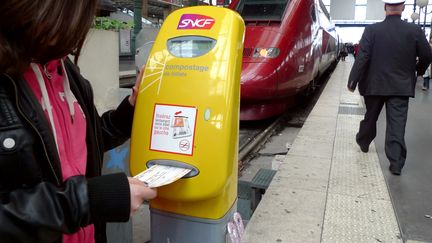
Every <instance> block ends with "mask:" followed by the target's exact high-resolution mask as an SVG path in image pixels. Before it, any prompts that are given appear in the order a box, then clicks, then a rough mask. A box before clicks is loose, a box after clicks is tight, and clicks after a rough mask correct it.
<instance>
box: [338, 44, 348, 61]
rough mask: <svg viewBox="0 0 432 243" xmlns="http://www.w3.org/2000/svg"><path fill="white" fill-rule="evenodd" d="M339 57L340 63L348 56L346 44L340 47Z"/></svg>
mask: <svg viewBox="0 0 432 243" xmlns="http://www.w3.org/2000/svg"><path fill="white" fill-rule="evenodd" d="M340 56H341V60H342V61H345V58H346V56H348V50H347V47H346V44H343V45H342V50H341V52H340Z"/></svg>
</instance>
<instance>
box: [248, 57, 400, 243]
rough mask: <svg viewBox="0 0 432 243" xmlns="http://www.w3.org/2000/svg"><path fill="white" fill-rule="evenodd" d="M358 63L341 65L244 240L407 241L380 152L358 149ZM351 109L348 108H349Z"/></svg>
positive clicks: (292, 148) (256, 213)
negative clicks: (354, 88) (353, 82)
mask: <svg viewBox="0 0 432 243" xmlns="http://www.w3.org/2000/svg"><path fill="white" fill-rule="evenodd" d="M352 62H353V60H352V59H351V58H349V59H347V62H341V63H339V65H338V67H337V68H336V70H335V71H334V73H333V75H332V77H331V78H330V80H329V81H328V83H327V86H326V87H325V89H324V91H323V93H322V95H321V97H320V99H319V100H318V102H317V104H316V105H315V107H314V108H313V110H312V112H311V113H310V115H309V116H308V118H307V120H306V122H305V124H304V126H303V127H302V129H301V130H300V131H299V133H298V136H297V137H296V139H295V141H294V142H293V144H292V146H291V149H290V150H289V152H288V154H287V155H286V157H285V160H284V161H283V162H282V163H281V164H280V167H279V170H278V171H277V173H276V175H275V177H274V179H273V181H272V183H271V184H270V187H269V188H268V190H267V192H266V193H265V194H264V197H263V199H262V201H261V202H260V204H259V205H258V207H257V209H256V211H255V213H254V214H253V216H252V218H251V220H250V221H249V223H248V225H247V228H246V233H245V235H244V236H243V238H242V242H248V243H249V242H250V243H252V242H401V241H402V240H401V237H400V231H399V227H398V223H397V220H396V216H395V213H394V211H393V206H392V203H391V200H390V196H389V193H388V191H387V188H386V184H385V180H384V177H383V174H382V171H381V169H380V164H379V159H378V156H377V154H376V153H375V148H374V146H373V145H372V146H371V152H370V153H368V154H367V155H366V154H364V153H362V152H361V151H360V149H359V148H358V146H357V145H356V144H355V140H354V137H355V132H356V130H357V128H358V122H359V121H360V118H361V114H360V115H359V114H349V111H351V110H358V109H359V108H361V105H362V104H361V100H360V97H359V94H358V93H350V92H348V91H347V90H346V88H345V87H346V82H347V79H348V74H349V72H350V70H351V66H352ZM342 106H343V107H344V108H346V109H342V110H344V112H340V111H341V109H340V108H341V107H342Z"/></svg>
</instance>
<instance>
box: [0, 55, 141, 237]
mask: <svg viewBox="0 0 432 243" xmlns="http://www.w3.org/2000/svg"><path fill="white" fill-rule="evenodd" d="M65 65H66V70H67V75H68V76H69V79H70V86H71V90H72V92H73V93H74V95H75V97H76V98H77V100H78V102H79V104H80V106H81V108H82V109H83V112H84V114H85V117H86V120H87V134H86V142H87V150H88V157H87V170H86V175H82V176H75V177H71V178H69V179H68V180H66V181H64V182H63V179H62V173H61V166H60V161H59V156H58V153H57V150H56V145H55V141H54V137H53V135H52V132H51V128H50V126H49V124H48V121H47V120H46V117H45V115H44V113H43V111H42V109H41V107H40V105H39V104H38V102H37V100H36V98H35V97H34V95H33V93H32V92H31V90H30V89H29V87H28V86H27V83H26V81H24V80H22V79H18V78H15V79H14V78H12V77H10V76H8V75H6V74H1V75H0V242H61V239H62V237H61V236H62V234H63V233H73V232H76V231H78V230H80V228H81V227H84V226H86V225H88V224H91V223H94V224H95V232H96V233H95V234H96V242H104V241H106V236H105V222H113V221H127V220H128V219H129V215H130V191H129V183H128V180H127V177H126V175H125V174H123V173H121V174H113V175H106V176H100V173H101V167H102V158H103V153H104V151H106V150H109V149H111V148H113V147H115V146H118V145H120V144H122V143H123V142H125V141H126V140H127V139H128V138H129V137H130V133H131V127H132V117H133V111H134V109H133V107H132V106H131V105H130V104H129V102H128V100H127V99H125V100H123V102H122V103H121V104H120V105H119V107H118V108H117V109H116V110H111V111H108V112H105V113H104V114H103V115H102V117H99V115H98V113H97V111H96V109H95V107H94V104H93V93H92V89H91V86H90V84H89V82H88V81H87V80H85V79H84V78H83V77H82V76H81V75H80V74H79V70H78V68H77V67H76V66H75V65H73V64H72V63H71V62H70V61H69V60H67V61H66V63H65Z"/></svg>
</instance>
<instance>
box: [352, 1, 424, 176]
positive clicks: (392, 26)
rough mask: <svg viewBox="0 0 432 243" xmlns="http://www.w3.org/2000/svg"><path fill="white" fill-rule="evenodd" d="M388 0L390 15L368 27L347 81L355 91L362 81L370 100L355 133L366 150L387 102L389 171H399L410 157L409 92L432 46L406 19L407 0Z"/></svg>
mask: <svg viewBox="0 0 432 243" xmlns="http://www.w3.org/2000/svg"><path fill="white" fill-rule="evenodd" d="M383 2H384V3H385V6H384V9H385V12H386V18H385V20H384V21H383V22H380V23H376V24H373V25H369V26H367V27H366V28H365V30H364V33H363V36H362V38H361V40H360V49H359V52H358V55H357V58H356V60H355V62H354V65H353V68H352V70H351V73H350V75H349V80H348V85H347V86H348V89H349V90H350V91H351V92H354V90H355V88H356V86H357V85H358V89H359V92H360V94H361V95H362V96H363V97H364V101H365V104H366V114H365V116H364V119H363V120H362V121H361V122H360V127H359V131H358V133H357V135H356V138H355V139H356V142H357V144H358V145H359V146H360V149H361V151H362V152H365V153H367V152H368V150H369V145H370V143H371V142H372V141H373V139H374V138H375V136H376V121H377V119H378V116H379V114H380V112H381V109H382V108H383V106H384V104H385V105H386V115H387V116H386V121H387V125H386V126H387V128H386V137H385V153H386V156H387V158H388V160H389V162H390V166H389V170H390V172H391V173H392V174H394V175H400V174H401V171H402V167H403V166H404V164H405V160H406V156H407V149H406V145H405V138H404V137H405V125H406V121H407V114H408V102H409V97H414V92H415V85H416V71H417V75H418V76H421V75H423V74H424V72H425V70H426V68H427V66H428V65H429V64H430V62H431V61H432V51H431V48H430V46H429V44H428V42H427V40H426V37H425V35H424V34H423V31H422V30H421V28H420V27H419V26H417V25H414V24H410V23H407V22H404V21H402V20H401V15H402V12H403V10H404V9H405V4H404V3H405V1H401V0H383ZM417 58H418V62H417Z"/></svg>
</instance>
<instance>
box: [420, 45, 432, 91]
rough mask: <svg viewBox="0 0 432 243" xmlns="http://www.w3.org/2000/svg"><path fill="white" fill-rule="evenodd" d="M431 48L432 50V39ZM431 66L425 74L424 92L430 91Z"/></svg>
mask: <svg viewBox="0 0 432 243" xmlns="http://www.w3.org/2000/svg"><path fill="white" fill-rule="evenodd" d="M429 46H430V47H431V48H432V39H429ZM431 74H432V73H431V65H429V66H428V68H427V69H426V72H425V74H424V75H423V86H422V90H424V91H427V90H429V81H430V78H431Z"/></svg>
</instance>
